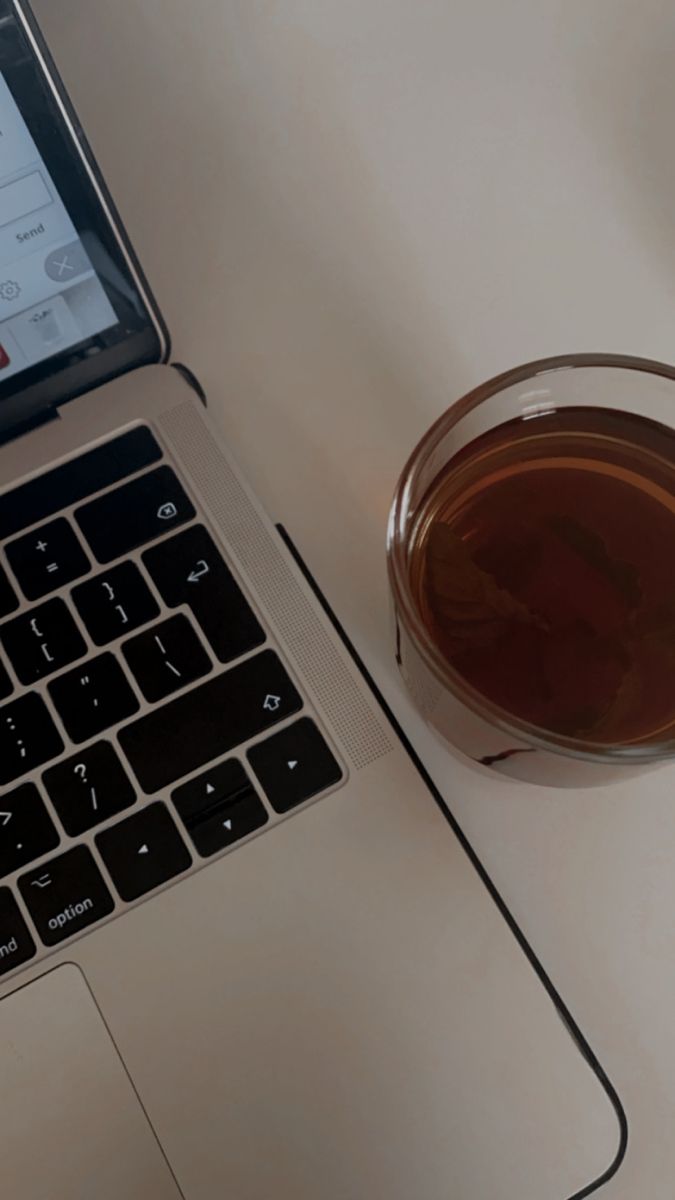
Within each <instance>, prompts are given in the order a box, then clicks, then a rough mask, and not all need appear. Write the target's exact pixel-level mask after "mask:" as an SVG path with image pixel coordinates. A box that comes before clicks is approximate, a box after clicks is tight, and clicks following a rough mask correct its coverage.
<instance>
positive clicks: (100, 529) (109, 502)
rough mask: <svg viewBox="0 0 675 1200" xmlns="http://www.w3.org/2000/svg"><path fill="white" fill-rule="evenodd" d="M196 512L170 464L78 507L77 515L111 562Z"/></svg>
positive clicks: (91, 542) (102, 559)
mask: <svg viewBox="0 0 675 1200" xmlns="http://www.w3.org/2000/svg"><path fill="white" fill-rule="evenodd" d="M194 515H195V510H194V508H193V507H192V504H191V503H190V501H189V499H188V497H187V496H186V495H185V492H184V491H183V489H182V487H181V485H180V483H179V482H178V479H177V478H176V476H175V474H174V472H173V471H172V470H171V468H170V467H158V468H157V470H156V471H150V472H149V473H148V474H147V475H141V476H140V477H139V478H138V479H132V481H131V483H126V484H125V485H124V487H120V488H116V490H115V491H114V492H108V493H107V495H105V496H101V497H100V498H99V499H98V500H92V501H91V503H90V504H85V506H84V508H78V510H77V512H76V513H75V517H76V519H77V521H78V523H79V525H80V528H81V530H82V532H83V533H84V536H85V537H86V539H87V541H88V542H89V545H90V546H91V548H92V550H93V552H94V554H95V555H96V557H97V559H98V560H99V562H102V563H107V562H111V561H112V559H113V558H119V557H120V555H122V554H128V552H129V551H130V550H134V549H135V548H136V546H143V545H144V544H145V543H146V542H151V541H152V540H153V539H154V538H158V537H161V535H162V534H163V533H167V532H168V531H169V530H170V529H172V528H174V527H175V526H176V525H183V524H184V523H185V522H186V521H190V520H191V519H192V517H194Z"/></svg>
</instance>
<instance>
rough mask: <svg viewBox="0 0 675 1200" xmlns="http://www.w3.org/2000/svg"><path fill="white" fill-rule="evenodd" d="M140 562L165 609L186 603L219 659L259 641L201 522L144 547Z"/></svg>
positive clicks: (256, 627)
mask: <svg viewBox="0 0 675 1200" xmlns="http://www.w3.org/2000/svg"><path fill="white" fill-rule="evenodd" d="M143 562H144V563H145V565H146V567H147V569H148V571H149V572H150V574H151V576H152V578H153V580H154V582H155V584H156V586H157V588H158V589H159V591H160V592H161V595H162V597H163V599H164V601H165V603H166V604H168V605H169V608H177V606H178V605H179V604H188V605H189V606H190V608H191V609H192V612H193V613H194V616H195V618H196V619H197V621H198V623H199V625H200V626H201V628H202V630H203V631H204V634H205V635H206V637H207V638H208V640H209V642H210V643H211V645H212V647H213V650H214V653H215V654H216V657H217V658H218V659H219V661H220V662H229V661H230V660H231V659H233V658H238V657H239V655H240V654H245V653H246V651H247V650H253V649H254V648H255V647H256V646H259V645H261V643H262V642H264V641H265V634H264V632H263V630H262V628H261V627H260V625H259V623H258V621H257V620H256V618H255V616H254V615H253V612H252V610H251V608H250V606H249V604H248V603H247V602H246V600H245V599H244V596H243V594H242V591H241V589H240V587H239V586H238V584H237V583H236V582H235V580H234V578H233V576H232V575H231V573H230V571H229V570H228V568H227V567H226V566H225V563H224V562H223V559H222V557H221V555H220V552H219V551H218V549H217V548H216V544H215V542H214V541H213V539H212V537H211V536H210V534H208V533H207V532H206V530H205V529H204V527H203V525H194V526H192V528H190V529H185V530H184V531H183V532H182V533H179V534H177V535H176V537H173V538H171V540H170V541H167V542H161V543H160V545H159V546H154V547H153V549H152V550H146V552H145V554H144V555H143Z"/></svg>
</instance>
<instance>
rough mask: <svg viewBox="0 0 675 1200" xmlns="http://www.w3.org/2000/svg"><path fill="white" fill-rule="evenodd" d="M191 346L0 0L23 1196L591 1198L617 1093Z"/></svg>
mask: <svg viewBox="0 0 675 1200" xmlns="http://www.w3.org/2000/svg"><path fill="white" fill-rule="evenodd" d="M74 36H75V34H74ZM101 69H102V70H105V69H106V64H105V63H104V62H102V64H101ZM139 119H142V117H141V116H139ZM151 186H152V183H151V170H150V164H149V180H148V187H151ZM169 361H170V352H169V340H168V335H167V331H166V330H165V328H164V326H163V323H162V320H161V317H160V315H159V313H158V311H157V309H156V306H155V304H154V302H153V299H152V296H151V295H150V292H149V290H148V287H147V284H146V282H145V280H144V278H143V276H142V273H141V270H140V267H139V264H138V262H137V261H136V259H135V257H134V255H133V252H132V250H131V248H130V246H129V245H128V242H127V240H126V238H125V235H124V232H123V230H122V227H121V224H120V222H119V219H118V217H117V215H116V213H115V210H114V208H113V205H112V202H111V200H110V197H109V195H108V192H107V190H106V188H105V186H104V184H103V182H102V180H101V178H100V176H99V174H98V172H97V170H96V166H95V164H94V162H93V160H92V158H91V154H90V152H89V150H88V148H87V145H86V142H85V141H84V138H83V135H82V131H81V129H80V127H79V124H78V122H77V118H76V116H75V114H74V112H73V111H72V108H71V107H70V105H69V103H68V100H67V97H66V95H65V92H64V90H63V88H62V85H61V82H60V80H59V79H58V77H57V75H56V73H55V70H54V67H53V64H52V62H51V60H50V57H49V54H48V52H47V50H46V48H45V46H44V44H43V43H42V41H41V39H40V36H39V33H38V31H37V29H36V27H35V23H34V21H33V18H32V16H31V14H30V12H29V11H28V9H27V8H26V6H25V5H23V4H13V3H11V2H10V0H0V439H1V442H2V444H0V1162H1V1163H2V1183H3V1189H4V1194H6V1195H7V1196H11V1197H12V1200H42V1198H47V1197H49V1200H79V1198H82V1200H84V1197H87V1200H89V1198H90V1197H92V1196H96V1197H97V1200H113V1198H115V1200H119V1197H122V1196H124V1197H125V1200H176V1198H177V1197H180V1196H183V1197H185V1198H186V1200H214V1198H215V1197H218V1198H220V1197H227V1198H228V1200H263V1198H265V1200H267V1198H269V1197H272V1196H274V1197H279V1198H281V1200H285V1198H289V1200H290V1198H291V1197H292V1198H293V1200H309V1198H310V1197H311V1198H312V1200H316V1197H318V1196H320V1197H322V1198H323V1200H345V1198H346V1197H349V1198H350V1200H351V1198H356V1197H366V1196H368V1197H372V1196H375V1197H383V1198H384V1197H386V1198H387V1200H403V1198H405V1200H410V1197H411V1196H414V1197H416V1198H419V1200H438V1198H440V1197H448V1198H452V1200H465V1198H466V1200H468V1198H471V1200H478V1198H480V1200H484V1198H485V1200H488V1198H490V1197H499V1200H525V1198H526V1197H533V1198H534V1197H536V1200H542V1198H544V1197H550V1198H551V1200H566V1198H568V1197H572V1196H578V1197H581V1196H585V1195H588V1194H590V1192H592V1191H594V1190H595V1189H596V1188H597V1187H598V1186H599V1185H600V1184H601V1183H602V1182H603V1181H604V1180H606V1179H607V1178H609V1177H610V1176H611V1175H612V1174H613V1173H614V1171H615V1170H616V1169H617V1167H618V1164H619V1162H620V1160H621V1156H622V1154H623V1151H624V1149H625V1138H626V1126H625V1118H624V1117H623V1113H622V1111H621V1106H620V1103H619V1100H618V1098H617V1096H616V1094H615V1092H614V1090H613V1089H612V1087H611V1085H610V1083H609V1081H608V1079H607V1077H606V1076H605V1074H604V1072H603V1071H602V1069H601V1067H600V1066H599V1064H598V1063H597V1060H596V1059H595V1056H594V1055H593V1053H592V1051H591V1050H590V1048H589V1046H588V1044H587V1043H586V1042H585V1041H584V1039H583V1037H582V1035H581V1033H580V1032H579V1030H578V1028H577V1027H576V1026H575V1024H574V1022H573V1020H572V1017H571V1016H570V1014H569V1012H568V1011H567V1010H566V1009H565V1007H564V1005H563V1002H562V1001H561V1000H560V998H559V996H557V994H556V993H555V991H554V989H553V987H552V985H551V984H550V982H549V981H548V979H547V978H546V976H545V974H544V972H543V970H542V968H541V967H540V966H539V964H538V962H537V960H536V959H535V957H534V955H533V953H532V951H531V950H530V949H529V947H528V946H527V944H526V943H525V941H524V939H523V937H522V935H521V934H520V933H519V931H518V929H517V928H516V926H515V925H514V923H513V921H512V920H511V918H510V917H509V914H508V912H507V911H506V909H505V907H504V905H503V903H502V902H501V900H500V898H499V897H498V895H497V894H496V892H495V891H494V889H493V888H492V886H491V884H490V881H489V880H488V879H487V878H486V877H485V874H484V872H482V870H481V868H480V864H479V863H478V862H477V861H476V859H475V856H474V855H473V853H472V851H471V849H470V848H469V847H468V846H467V845H466V843H465V842H464V840H463V839H462V837H461V834H460V832H459V831H458V830H457V829H456V827H455V826H454V824H453V822H452V818H451V817H450V815H449V814H448V813H447V812H446V811H445V810H444V808H443V805H442V802H441V800H440V797H439V796H438V795H437V794H435V793H434V791H433V787H432V785H431V784H430V781H429V780H428V779H426V777H425V775H424V772H423V770H422V769H421V767H420V766H419V765H418V764H416V763H415V762H414V760H413V758H412V756H411V754H410V753H409V752H408V750H407V748H406V746H405V744H404V740H403V738H402V735H401V734H400V731H399V730H397V729H396V727H395V726H394V724H393V723H392V722H391V720H390V719H389V717H388V716H387V714H386V712H385V711H384V710H383V707H382V706H381V704H380V703H379V701H378V698H377V695H376V694H375V692H374V690H373V689H372V687H371V686H370V685H369V683H368V680H367V679H366V678H365V676H364V674H363V672H362V670H361V668H360V666H359V663H358V661H357V660H356V659H355V657H354V656H353V653H351V652H350V649H349V645H348V643H346V640H345V638H344V635H342V634H341V631H340V630H339V629H338V628H337V627H336V625H335V623H334V622H333V621H332V620H331V617H330V610H329V607H328V604H327V602H326V601H325V600H324V599H323V598H322V597H320V596H319V595H318V594H317V592H316V589H315V588H314V587H313V586H312V581H311V574H310V570H309V568H308V567H307V566H305V565H304V564H302V563H300V562H299V560H298V558H297V555H296V554H295V553H294V551H293V547H292V543H291V541H290V538H289V536H288V535H287V534H285V533H284V531H281V530H279V529H277V528H275V526H274V524H273V523H272V522H271V521H270V520H269V519H268V517H267V516H266V515H265V513H264V512H263V511H262V510H261V507H260V505H259V504H258V502H257V501H256V498H255V496H254V495H253V494H252V493H251V491H250V489H249V488H248V487H247V484H246V482H245V480H244V479H242V477H241V475H240V473H239V472H238V471H237V469H236V467H235V466H234V464H233V462H232V460H231V457H230V455H229V453H228V452H227V450H226V449H225V448H224V447H223V446H222V445H220V444H219V443H218V441H217V439H216V437H215V436H214V434H213V432H212V430H211V428H210V425H209V422H208V417H207V413H206V412H205V406H204V403H203V399H204V398H203V397H202V396H201V395H200V389H199V385H198V383H197V381H196V380H195V379H194V378H193V377H192V376H191V374H190V372H189V370H187V369H185V368H182V369H174V368H173V367H171V366H170V365H168V364H169ZM310 566H311V565H310Z"/></svg>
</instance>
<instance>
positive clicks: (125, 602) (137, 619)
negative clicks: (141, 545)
mask: <svg viewBox="0 0 675 1200" xmlns="http://www.w3.org/2000/svg"><path fill="white" fill-rule="evenodd" d="M72 596H73V600H74V602H75V607H76V608H77V611H78V612H79V614H80V616H81V617H82V620H83V621H84V623H85V625H86V627H87V630H88V631H89V636H90V637H91V639H92V641H93V642H94V643H95V644H96V645H97V646H105V644H106V642H112V641H113V640H114V639H115V638H117V637H122V636H123V635H124V634H126V633H131V631H132V629H137V628H138V626H139V625H145V624H146V623H147V622H148V621H152V620H154V618H155V617H158V616H159V605H158V604H157V601H156V600H155V598H154V596H153V595H152V593H151V591H150V588H149V587H148V585H147V583H146V582H145V580H144V579H143V576H142V575H141V573H140V571H139V569H138V567H137V566H136V565H135V563H132V562H123V563H120V565H119V566H118V567H113V568H112V569H111V570H110V571H105V572H104V574H102V575H97V576H96V578H95V579H88V580H87V582H86V583H81V584H79V585H78V587H76V588H73V592H72Z"/></svg>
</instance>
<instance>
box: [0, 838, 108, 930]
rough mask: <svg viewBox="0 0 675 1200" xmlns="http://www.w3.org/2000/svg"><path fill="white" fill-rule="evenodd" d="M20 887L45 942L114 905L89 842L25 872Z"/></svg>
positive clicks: (81, 925)
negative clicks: (87, 844)
mask: <svg viewBox="0 0 675 1200" xmlns="http://www.w3.org/2000/svg"><path fill="white" fill-rule="evenodd" d="M19 890H20V892H21V895H22V896H23V899H24V901H25V903H26V907H27V908H28V911H29V912H30V915H31V917H32V918H33V921H34V922H35V927H36V929H37V931H38V933H39V935H40V937H41V938H42V941H43V942H44V943H45V946H56V945H57V944H58V943H59V942H63V941H64V940H65V938H69V937H72V936H73V934H75V933H80V931H81V930H82V929H86V928H87V927H88V926H89V925H93V924H94V923H95V922H96V921H100V920H101V918H102V917H107V916H108V914H109V913H111V912H112V910H113V908H114V907H115V904H114V901H113V898H112V896H111V895H110V892H109V891H108V888H107V887H106V885H105V883H104V882H103V876H102V875H101V872H100V871H99V869H98V867H97V866H96V863H95V862H94V856H93V854H92V853H91V851H90V850H87V847H86V846H75V847H74V848H73V849H72V850H67V851H66V853H65V854H61V855H59V857H58V858H52V859H51V861H50V862H46V863H41V864H40V866H39V867H35V869H34V870H32V871H29V872H28V873H27V874H26V875H22V876H21V877H20V879H19Z"/></svg>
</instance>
